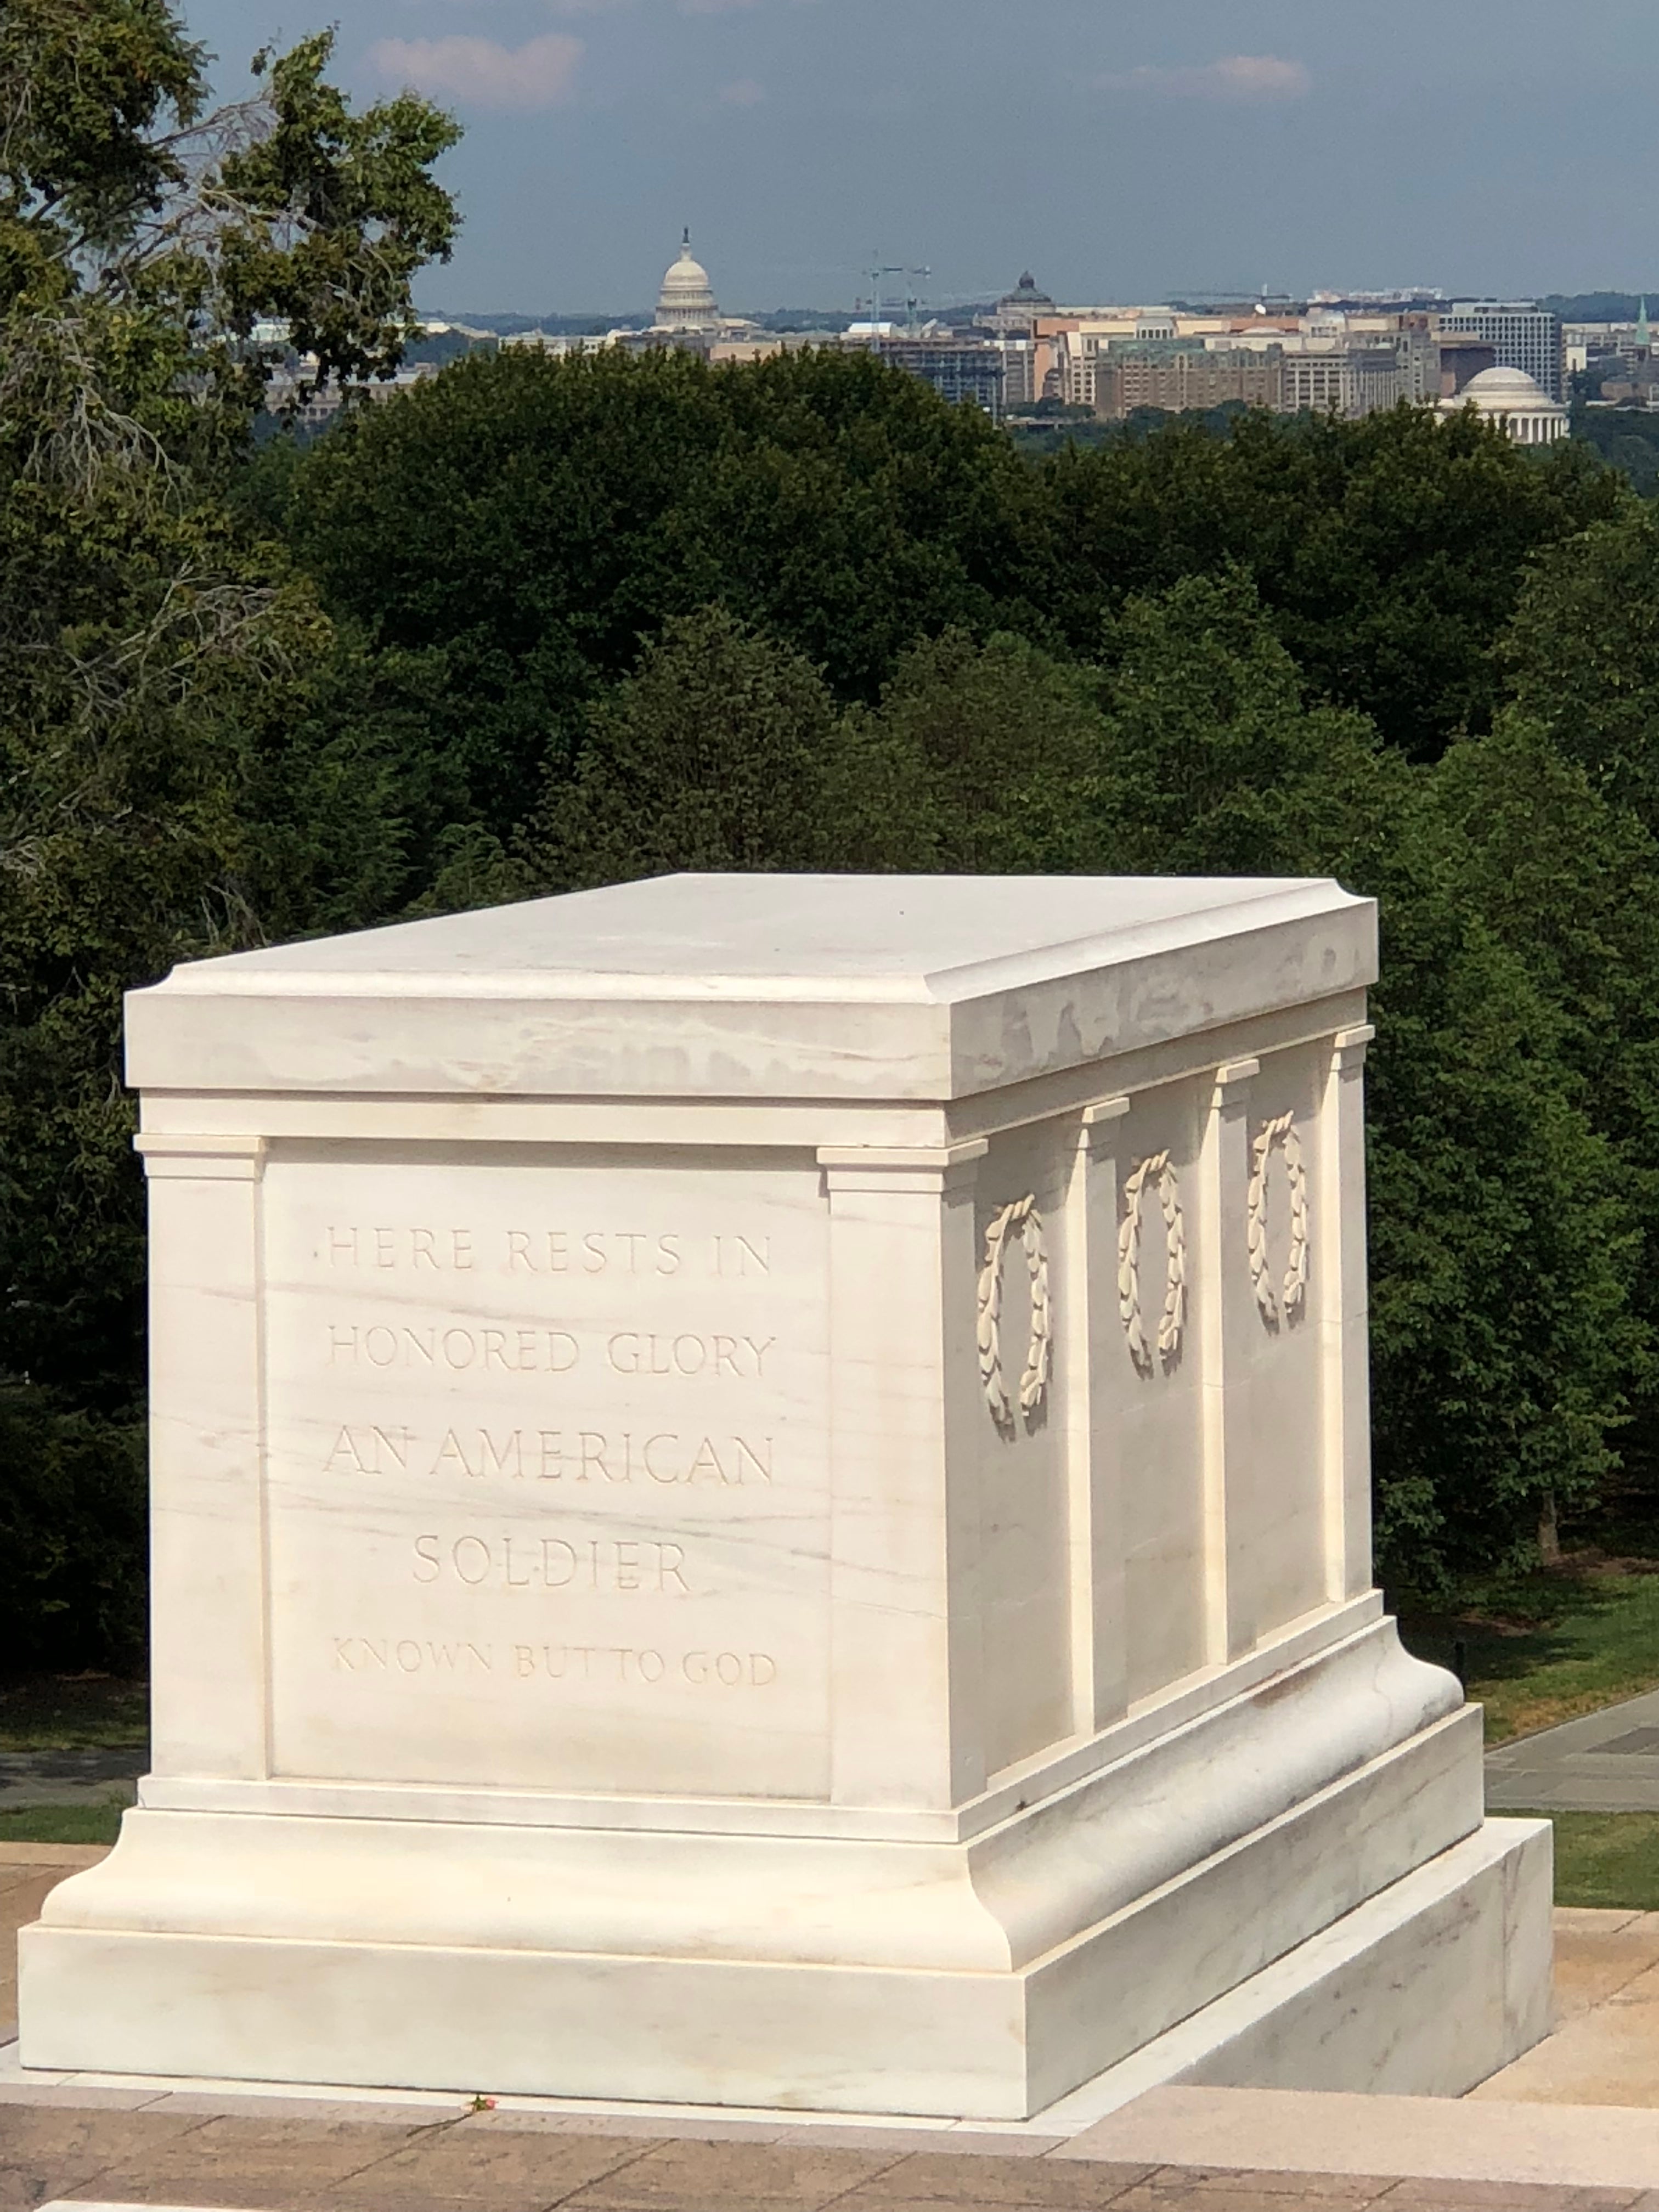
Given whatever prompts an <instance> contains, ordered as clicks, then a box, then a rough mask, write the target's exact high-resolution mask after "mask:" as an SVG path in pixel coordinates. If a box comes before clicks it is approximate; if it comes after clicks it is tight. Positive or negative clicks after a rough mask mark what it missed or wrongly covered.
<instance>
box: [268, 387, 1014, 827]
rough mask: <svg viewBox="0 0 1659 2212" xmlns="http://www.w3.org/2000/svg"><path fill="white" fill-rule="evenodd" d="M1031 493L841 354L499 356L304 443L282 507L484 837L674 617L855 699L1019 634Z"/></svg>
mask: <svg viewBox="0 0 1659 2212" xmlns="http://www.w3.org/2000/svg"><path fill="white" fill-rule="evenodd" d="M1036 495H1037V493H1036V483H1035V480H1034V478H1033V477H1032V476H1031V474H1030V471H1028V470H1027V469H1025V468H1024V466H1023V465H1022V464H1021V463H1020V462H1019V460H1018V458H1017V456H1015V455H1014V454H1013V453H1012V451H1011V450H1010V449H1009V448H1008V447H1007V446H1006V443H1005V442H1004V441H1002V439H1001V438H1000V435H999V434H998V433H997V432H996V430H995V429H994V427H993V426H992V425H991V424H990V423H989V422H987V420H986V419H985V418H984V417H983V416H980V415H978V414H977V413H976V412H975V410H972V409H963V408H951V407H949V406H947V405H946V404H945V403H944V401H942V400H941V399H939V398H938V397H937V395H936V394H935V393H934V392H932V391H931V390H930V389H929V388H928V387H927V386H925V385H923V384H921V382H919V381H918V380H916V379H915V378H913V377H909V376H907V375H905V374H903V373H902V372H901V371H899V370H897V369H894V368H888V367H887V366H885V365H884V364H883V363H881V362H877V361H875V360H873V359H872V358H871V357H870V356H867V355H853V356H832V355H829V354H822V353H811V352H807V353H796V354H792V355H789V356H781V357H779V358H777V359H775V360H772V361H769V362H760V363H758V364H756V365H754V366H752V367H747V368H741V369H732V368H708V366H706V365H705V364H704V363H702V362H700V361H697V360H696V359H694V358H692V357H690V356H687V355H685V354H683V353H679V352H674V351H665V352H657V353H653V354H650V355H647V356H643V357H640V358H635V357H634V356H630V355H629V354H627V353H625V352H622V351H620V350H618V351H616V352H611V353H606V354H602V355H599V356H589V357H586V358H576V359H572V360H567V361H550V360H547V359H545V358H544V357H543V356H539V355H538V354H535V353H532V352H526V351H508V352H507V353H505V354H502V355H501V356H497V357H495V358H493V359H491V358H487V357H483V356H477V357H475V358H473V359H471V360H470V361H466V362H461V363H459V364H457V365H456V366H455V367H454V368H451V369H449V370H447V371H446V373H445V374H443V375H442V376H441V377H440V378H437V379H435V380H433V381H432V382H431V383H430V384H428V386H424V387H423V388H422V389H421V390H419V391H417V392H415V393H414V394H413V395H412V397H411V398H410V399H409V401H408V402H407V403H406V404H402V405H399V406H398V407H395V408H386V409H384V410H374V412H373V413H372V414H367V415H365V416H362V417H361V418H360V419H359V420H358V421H357V422H355V423H352V424H349V425H348V426H347V427H346V429H345V432H344V434H343V435H335V436H331V437H330V438H328V439H326V440H325V441H322V442H321V443H320V444H319V446H318V447H316V448H315V450H314V451H313V453H311V454H310V455H309V456H308V457H307V459H306V460H305V462H304V463H303V465H301V467H300V468H299V469H298V470H297V471H295V477H294V480H293V482H292V484H291V487H290V488H289V493H288V495H287V498H286V504H285V507H284V509H283V511H284V512H285V513H286V515H287V518H288V526H289V532H290V534H291V537H292V539H293V542H294V544H295V547H296V548H297V550H298V552H299V555H300V556H301V559H302V560H303V562H305V564H306V566H307V569H308V570H309V572H310V573H311V574H313V576H314V577H315V578H316V579H317V580H318V582H319V586H320V588H321V590H322V592H323V595H324V598H325V602H326V604H327V605H328V606H329V607H330V609H331V611H334V612H335V613H336V614H337V615H338V616H340V617H346V618H349V619H350V620H351V621H353V622H354V623H359V624H361V625H362V630H363V634H364V635H365V636H366V638H367V639H368V642H369V644H370V646H371V647H372V649H373V651H374V653H375V654H376V656H377V659H378V661H379V663H380V665H381V666H382V668H383V669H385V670H386V671H387V673H388V675H389V676H392V677H393V678H395V680H397V681H398V682H399V683H400V684H404V683H407V684H409V685H410V687H412V688H416V687H417V688H418V689H419V690H421V691H422V692H423V693H424V695H425V696H427V697H428V699H429V700H430V701H431V702H432V703H431V708H430V716H429V729H430V739H429V745H430V751H431V754H432V755H433V756H434V757H435V758H437V759H439V760H441V761H442V762H443V763H447V766H448V769H449V771H450V773H451V774H452V775H454V776H456V777H458V778H459V781H460V784H461V786H462V789H461V790H460V791H458V792H457V793H456V796H455V798H454V799H453V802H452V805H453V808H455V809H459V808H460V807H462V806H465V807H466V808H468V809H470V811H471V815H472V817H473V818H475V819H476V820H477V821H478V822H480V823H483V824H484V825H486V827H487V828H488V829H489V831H490V832H491V833H492V834H493V835H495V836H496V837H498V838H499V839H501V840H502V841H503V842H505V841H506V840H507V839H509V838H510V836H511V835H512V833H513V830H514V829H516V828H517V827H518V825H519V824H520V823H522V822H523V821H525V820H526V817H527V816H528V814H529V812H530V811H531V809H532V807H533V806H534V805H536V804H537V803H538V795H539V793H540V791H541V787H542V784H543V781H544V776H545V775H547V774H548V773H549V772H551V773H553V774H554V775H558V774H561V773H568V772H569V771H570V769H572V768H573V767H574V763H575V759H576V757H577V755H578V753H579V751H580V749H581V747H582V744H584V742H585V732H586V716H587V710H588V708H589V707H590V705H591V704H592V702H593V701H594V700H595V699H596V698H597V697H599V695H600V694H601V693H602V692H603V691H604V690H605V689H606V688H607V687H608V686H610V685H611V684H616V683H617V682H619V681H621V680H622V679H623V678H625V677H626V676H628V675H629V672H630V671H632V669H633V667H634V665H635V659H636V658H637V656H638V653H639V652H640V649H641V645H642V644H643V643H646V642H648V641H650V640H652V639H653V638H654V637H656V636H657V635H659V633H660V632H661V630H662V629H663V626H664V624H665V623H666V622H668V621H669V620H670V619H671V617H676V616H689V615H690V614H693V613H695V612H696V611H697V610H698V609H699V608H702V607H705V606H708V605H715V604H719V605H723V606H725V607H726V608H727V609H728V611H730V612H731V613H732V615H733V616H734V617H736V618H737V619H738V621H740V622H744V623H751V624H753V625H754V626H755V627H756V628H757V629H759V630H762V631H763V632H765V633H766V634H767V635H769V636H771V637H774V638H775V639H777V640H778V641H780V642H781V643H785V644H787V645H790V646H792V647H794V648H795V649H796V650H797V651H798V652H799V653H803V654H804V655H805V657H806V659H808V660H810V661H811V662H812V663H813V665H815V666H817V667H820V668H822V669H823V671H824V674H825V678H826V680H827V681H828V683H829V686H830V689H831V690H832V692H833V693H834V694H835V696H836V698H837V699H839V700H847V699H853V698H862V699H866V700H867V701H871V702H873V700H874V699H875V697H876V696H877V694H878V690H879V688H880V685H881V684H882V683H883V682H884V681H885V680H886V678H888V677H889V676H890V674H891V673H892V671H893V670H894V667H895V666H896V662H897V660H898V659H899V657H900V655H901V654H902V653H903V652H904V651H905V650H906V649H907V648H908V647H909V646H910V645H911V644H912V643H913V642H914V641H915V640H916V639H917V638H918V637H919V636H924V635H933V634H937V633H938V632H939V631H942V630H943V629H946V628H947V627H949V626H950V625H951V624H952V623H958V624H961V625H963V626H964V627H966V628H968V629H971V630H973V631H975V633H976V634H984V633H986V632H988V631H989V630H990V629H994V628H999V627H1000V628H1020V627H1025V626H1030V627H1033V628H1040V627H1041V623H1040V621H1039V618H1038V617H1037V616H1036V613H1035V612H1033V611H1032V610H1031V609H1030V607H1029V606H1028V605H1025V603H1024V601H1023V600H1022V599H1021V597H1020V592H1021V579H1022V574H1023V567H1024V558H1025V556H1024V536H1025V533H1026V532H1027V530H1028V526H1029V523H1030V518H1029V514H1028V510H1029V508H1030V505H1031V502H1032V501H1033V500H1034V499H1035V498H1036ZM423 772H425V771H424V770H423Z"/></svg>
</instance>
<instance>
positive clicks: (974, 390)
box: [848, 330, 1002, 422]
mask: <svg viewBox="0 0 1659 2212" xmlns="http://www.w3.org/2000/svg"><path fill="white" fill-rule="evenodd" d="M848 343H851V344H855V345H867V346H868V348H869V349H870V351H871V352H872V353H873V354H877V355H878V356H880V358H881V359H882V360H883V361H890V362H892V364H893V366H894V368H905V369H908V370H909V372H910V374H911V375H912V376H919V377H921V380H922V382H923V383H924V384H931V385H932V386H933V389H934V391H935V392H938V393H939V397H940V398H942V399H949V400H951V401H953V402H955V401H960V400H963V399H971V400H972V401H973V403H974V404H975V406H976V407H982V408H983V409H984V410H985V412H986V413H987V415H988V416H990V417H991V419H992V421H993V422H1000V421H1001V420H1002V354H1001V351H1000V349H999V348H998V347H997V346H995V345H994V344H990V343H984V344H975V343H974V341H973V340H972V339H967V338H953V337H933V336H929V335H927V333H923V334H921V335H919V336H917V337H905V336H902V335H900V334H899V333H896V332H893V331H881V330H878V331H874V332H873V333H872V335H871V336H870V337H867V338H866V337H853V336H852V334H851V333H850V332H849V333H848Z"/></svg>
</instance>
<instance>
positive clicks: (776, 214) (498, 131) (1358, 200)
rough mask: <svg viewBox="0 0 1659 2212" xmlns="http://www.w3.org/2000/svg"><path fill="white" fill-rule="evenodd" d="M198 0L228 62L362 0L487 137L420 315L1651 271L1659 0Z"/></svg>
mask: <svg viewBox="0 0 1659 2212" xmlns="http://www.w3.org/2000/svg"><path fill="white" fill-rule="evenodd" d="M296 4H297V6H298V7H299V8H300V9H302V10H303V9H304V8H305V0H286V7H285V8H284V9H283V11H282V12H281V13H278V11H277V5H276V0H185V8H186V12H187V15H188V17H189V21H190V22H191V27H192V29H193V31H194V32H195V33H196V34H197V36H198V37H200V38H202V39H204V40H206V42H207V43H208V44H209V45H210V46H211V47H212V48H213V49H214V50H215V51H216V52H217V53H218V54H220V56H221V57H222V66H221V69H220V71H219V76H220V82H221V83H222V88H223V89H224V90H226V91H227V92H231V91H234V90H236V89H239V88H240V86H241V85H242V83H243V82H245V78H244V75H243V71H244V68H245V64H246V59H247V57H248V56H249V55H250V54H251V53H252V51H253V49H254V48H255V46H258V44H259V43H260V42H261V41H263V40H265V39H267V38H270V37H271V36H272V35H276V36H277V37H278V38H283V39H290V38H293V37H295V36H297V35H298V34H299V33H301V32H303V31H305V30H307V29H310V28H312V27H314V26H315V25H316V24H317V23H318V22H319V21H330V20H337V23H338V28H339V50H338V61H337V70H338V74H339V75H340V76H341V77H342V79H343V81H344V82H346V83H347V84H349V87H350V88H351V89H352V90H353V92H354V93H356V94H357V95H359V96H360V97H361V98H362V99H365V100H368V99H371V98H373V97H374V96H375V95H376V94H379V93H382V92H385V91H386V90H389V89H392V88H394V87H396V86H397V85H398V84H400V83H403V82H413V83H415V84H417V85H419V86H420V87H421V88H422V89H423V90H426V91H428V93H430V94H432V95H433V96H434V97H435V98H436V99H438V100H441V101H442V102H443V104H444V105H446V106H449V107H451V108H453V110H454V111H455V112H456V113H457V114H458V115H459V118H460V119H461V121H462V122H463V124H464V125H465V128H466V137H465V140H464V141H463V143H462V144H461V146H460V147H459V149H458V150H457V151H456V152H455V153H454V154H453V155H451V156H450V157H449V158H448V160H447V162H446V164H445V178H446V181H447V183H448V184H449V185H450V186H451V188H452V189H453V191H455V192H456V193H457V194H458V195H459V200H460V204H461V207H462V211H463V214H464V216H465V229H464V231H463V233H462V237H461V241H460V244H459V247H458V249H457V252H456V254H455V258H454V260H453V263H452V264H450V266H449V267H448V268H447V269H440V270H435V271H433V272H431V273H430V274H429V275H428V276H426V277H425V278H423V279H422V283H421V285H420V288H419V297H420V300H421V303H422V306H423V307H425V308H426V309H427V310H428V312H433V311H437V310H441V309H445V308H447V309H448V310H450V311H451V312H454V313H465V312H466V311H468V310H469V309H471V310H473V311H477V312H483V311H487V310H490V309H496V310H519V311H521V312H525V313H538V312H547V311H555V312H560V313H580V312H584V311H587V310H593V311H599V312H603V311H605V310H617V311H621V310H623V309H630V308H637V307H646V306H648V305H649V304H650V302H651V301H652V300H653V297H654V294H655V289H656V285H657V283H658V281H659V277H660V275H661V271H662V270H663V267H664V265H665V263H666V262H667V261H668V260H669V259H670V258H671V256H672V252H673V250H674V247H675V246H676V244H677V243H678V238H679V234H680V228H681V226H682V225H683V224H685V223H690V226H691V228H692V233H693V239H694V242H695V245H696V250H697V252H698V254H699V256H700V258H702V259H703V260H704V261H706V262H707V263H708V267H709V269H710V271H711V273H712V275H713V276H714V283H715V288H716V289H717V291H718V293H719V295H720V301H721V304H722V306H724V307H726V308H727V309H728V310H731V311H736V310H741V309H745V308H753V309H759V308H767V307H783V306H798V305H811V306H834V305H838V304H840V305H850V304H851V301H852V299H853V297H854V294H855V293H856V292H858V291H859V289H860V275H859V271H860V269H861V268H863V267H866V266H868V265H869V263H870V261H871V259H872V256H873V255H875V254H876V253H879V257H880V258H881V259H882V261H884V262H887V263H896V264H902V265H903V266H905V267H909V268H915V267H921V266H926V267H927V268H928V269H930V270H931V271H932V274H931V276H928V277H927V278H926V279H918V280H916V284H915V289H919V290H921V292H923V293H924V294H926V295H927V296H928V297H929V298H931V299H933V301H939V302H941V303H943V302H945V301H950V300H951V299H955V298H966V297H981V296H984V295H986V294H987V293H988V292H994V291H998V290H1000V289H1004V288H1005V287H1006V286H1008V285H1010V284H1012V282H1013V280H1014V278H1015V277H1016V276H1018V273H1019V271H1020V270H1022V269H1024V268H1027V267H1030V269H1032V270H1035V271H1036V275H1037V277H1038V279H1039V281H1040V282H1041V283H1042V284H1043V285H1044V286H1045V287H1046V289H1048V290H1049V291H1051V292H1052V293H1054V295H1055V296H1056V297H1058V298H1063V299H1068V300H1091V299H1137V300H1146V301H1153V300H1158V299H1162V298H1164V297H1166V296H1169V295H1171V294H1179V293H1190V292H1194V291H1202V290H1222V289H1232V288H1243V289H1257V288H1266V289H1272V290H1285V291H1291V292H1303V291H1306V290H1309V289H1315V288H1339V287H1343V286H1352V287H1357V288H1377V287H1382V286H1386V285H1395V284H1439V285H1443V286H1444V287H1446V288H1447V289H1449V290H1454V291H1457V290H1472V289H1473V290H1480V291H1483V292H1486V291H1495V292H1504V293H1520V294H1525V293H1531V292H1534V291H1540V290H1547V291H1558V290H1559V291H1577V290H1581V289H1583V290H1589V289H1595V288H1599V287H1601V286H1619V287H1622V286H1626V285H1630V286H1638V285H1649V286H1651V287H1653V288H1654V289H1656V291H1659V194H1656V193H1655V191H1653V189H1652V188H1651V186H1650V184H1649V182H1648V178H1647V162H1646V157H1647V155H1648V152H1649V150H1650V146H1651V144H1652V143H1653V139H1654V137H1655V135H1656V117H1659V9H1656V8H1655V7H1654V5H1653V0H1580V4H1579V5H1578V6H1577V8H1574V9H1565V8H1563V7H1562V5H1561V4H1560V0H1389V3H1388V4H1387V5H1377V4H1366V0H325V3H324V4H323V5H320V6H319V7H318V8H317V9H315V10H314V12H313V11H309V10H307V11H305V12H299V13H295V14H294V15H291V16H290V15H289V12H288V10H289V9H295V8H296Z"/></svg>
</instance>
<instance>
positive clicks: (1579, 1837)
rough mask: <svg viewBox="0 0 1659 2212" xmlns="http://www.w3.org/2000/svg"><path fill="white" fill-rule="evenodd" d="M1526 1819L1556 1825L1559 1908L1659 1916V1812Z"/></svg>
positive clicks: (1536, 1816)
mask: <svg viewBox="0 0 1659 2212" xmlns="http://www.w3.org/2000/svg"><path fill="white" fill-rule="evenodd" d="M1509 1817H1510V1815H1508V1814H1505V1815H1504V1818H1505V1819H1508V1818H1509ZM1522 1817H1523V1818H1530V1819H1533V1820H1553V1821H1554V1823H1555V1901H1556V1903H1557V1904H1558V1905H1626V1906H1627V1907H1629V1908H1630V1910H1632V1911H1642V1912H1659V1813H1536V1814H1530V1815H1523V1816H1522Z"/></svg>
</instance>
